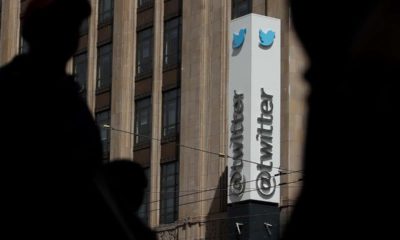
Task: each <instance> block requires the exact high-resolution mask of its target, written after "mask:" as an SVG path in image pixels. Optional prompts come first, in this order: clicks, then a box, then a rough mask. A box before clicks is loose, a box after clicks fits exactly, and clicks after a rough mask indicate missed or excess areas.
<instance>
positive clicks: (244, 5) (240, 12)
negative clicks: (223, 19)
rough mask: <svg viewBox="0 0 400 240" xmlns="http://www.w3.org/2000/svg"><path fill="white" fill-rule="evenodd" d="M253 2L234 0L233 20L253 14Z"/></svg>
mask: <svg viewBox="0 0 400 240" xmlns="http://www.w3.org/2000/svg"><path fill="white" fill-rule="evenodd" d="M251 2H252V0H232V19H234V18H238V17H241V16H244V15H246V14H248V13H251Z"/></svg>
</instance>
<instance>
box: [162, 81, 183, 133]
mask: <svg viewBox="0 0 400 240" xmlns="http://www.w3.org/2000/svg"><path fill="white" fill-rule="evenodd" d="M170 106H174V107H175V122H174V123H170V119H169V116H170V115H169V113H170V111H169V110H170V108H169V107H170ZM179 126H180V89H179V88H175V89H170V90H168V91H165V92H163V104H162V137H163V138H168V137H174V136H177V135H178V134H179V132H180V131H179V130H180V129H179ZM171 129H173V130H171Z"/></svg>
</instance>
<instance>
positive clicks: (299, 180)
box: [146, 178, 303, 212]
mask: <svg viewBox="0 0 400 240" xmlns="http://www.w3.org/2000/svg"><path fill="white" fill-rule="evenodd" d="M301 181H303V179H302V178H300V179H297V180H295V181H292V182H287V183H281V184H278V185H277V186H276V187H282V186H284V187H286V186H285V185H289V184H292V183H297V182H301ZM287 187H289V186H287ZM225 190H228V189H225ZM256 190H258V189H257V188H250V189H247V190H245V191H244V192H243V194H244V193H249V192H252V191H256ZM154 193H158V192H154ZM171 193H172V192H171ZM174 193H179V191H174ZM199 193H200V192H199ZM194 194H197V193H194ZM194 194H187V195H183V196H182V195H181V196H177V197H178V198H183V197H187V196H190V195H194ZM233 195H236V194H234V193H230V194H226V195H222V196H218V197H212V198H208V199H201V200H197V201H192V202H188V203H184V204H178V205H177V207H179V206H184V205H189V204H194V203H198V202H204V201H209V200H216V199H221V198H226V197H229V196H233ZM161 200H162V199H161V198H160V199H159V200H156V201H151V202H148V203H146V204H147V205H150V204H153V203H158V202H161ZM173 207H175V206H171V207H167V208H166V209H168V208H173ZM158 210H161V209H153V210H151V211H150V212H152V211H158Z"/></svg>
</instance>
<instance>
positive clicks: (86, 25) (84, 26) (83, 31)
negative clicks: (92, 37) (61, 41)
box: [79, 18, 89, 36]
mask: <svg viewBox="0 0 400 240" xmlns="http://www.w3.org/2000/svg"><path fill="white" fill-rule="evenodd" d="M88 30H89V19H88V18H85V19H84V20H83V21H82V24H81V26H80V28H79V35H81V36H83V35H86V34H87V33H88Z"/></svg>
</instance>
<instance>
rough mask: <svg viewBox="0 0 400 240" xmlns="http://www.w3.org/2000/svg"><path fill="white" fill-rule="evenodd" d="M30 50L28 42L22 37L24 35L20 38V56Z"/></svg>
mask: <svg viewBox="0 0 400 240" xmlns="http://www.w3.org/2000/svg"><path fill="white" fill-rule="evenodd" d="M28 50H29V47H28V42H27V41H26V40H25V38H23V37H22V34H20V37H19V53H20V54H23V53H27V52H28Z"/></svg>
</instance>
